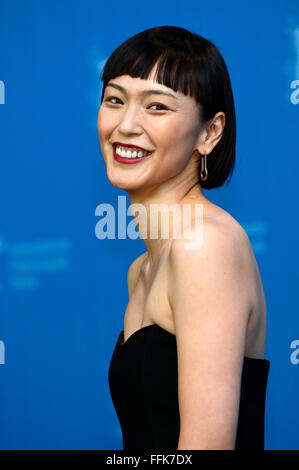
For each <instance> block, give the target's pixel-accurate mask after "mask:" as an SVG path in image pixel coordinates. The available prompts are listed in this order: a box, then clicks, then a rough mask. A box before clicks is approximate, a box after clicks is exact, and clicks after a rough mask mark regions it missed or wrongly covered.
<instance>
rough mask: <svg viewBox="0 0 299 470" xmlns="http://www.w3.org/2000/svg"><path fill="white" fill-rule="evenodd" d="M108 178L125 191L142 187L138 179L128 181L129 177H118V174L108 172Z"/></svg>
mask: <svg viewBox="0 0 299 470" xmlns="http://www.w3.org/2000/svg"><path fill="white" fill-rule="evenodd" d="M107 177H108V180H109V181H110V183H111V184H112V185H113V186H115V187H116V188H119V189H123V190H124V191H133V190H136V189H139V188H140V184H138V183H136V181H131V182H130V181H128V178H126V179H125V178H123V177H122V178H120V177H116V175H109V174H107Z"/></svg>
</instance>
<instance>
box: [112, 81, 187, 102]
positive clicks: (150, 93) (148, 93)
mask: <svg viewBox="0 0 299 470" xmlns="http://www.w3.org/2000/svg"><path fill="white" fill-rule="evenodd" d="M107 86H111V87H113V88H116V89H117V90H120V91H122V92H123V93H125V94H127V92H126V89H125V88H124V87H122V86H120V85H117V84H116V83H113V82H111V83H110V82H109V83H108V84H107V85H106V88H107ZM140 94H141V95H167V96H171V97H172V98H174V99H176V100H177V99H178V98H177V97H176V96H175V95H173V94H172V93H169V92H168V91H162V90H143V91H141V92H140Z"/></svg>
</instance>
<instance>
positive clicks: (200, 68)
mask: <svg viewBox="0 0 299 470" xmlns="http://www.w3.org/2000/svg"><path fill="white" fill-rule="evenodd" d="M102 80H103V83H104V86H103V94H102V103H101V107H100V110H99V115H98V131H99V138H100V144H101V150H102V154H103V157H104V160H105V163H106V167H107V176H108V178H109V181H110V182H111V183H112V184H113V185H114V186H116V187H118V188H121V189H124V190H126V191H127V193H128V195H129V198H130V203H131V206H132V204H139V207H142V208H144V209H145V210H144V211H143V214H146V215H145V217H143V218H141V219H139V218H137V217H136V214H134V216H135V217H136V219H135V221H137V220H138V224H137V225H138V229H139V230H140V231H142V234H143V236H142V238H143V240H144V243H145V246H146V252H145V253H143V254H142V255H141V256H139V257H138V258H137V259H136V260H135V261H134V262H133V263H132V265H131V266H130V268H129V270H128V290H129V303H128V305H127V309H126V312H125V318H124V330H123V331H122V332H121V333H120V335H119V337H118V340H117V343H116V346H115V349H114V352H113V355H112V358H111V363H110V367H109V385H110V391H111V396H112V400H113V403H114V406H115V409H116V412H117V415H118V418H119V421H120V425H121V428H122V434H123V446H124V450H128V449H145V450H149V449H165V450H166V449H167V450H171V449H184V450H186V449H256V448H258V449H261V448H263V446H264V406H265V394H266V385H267V378H268V371H269V365H270V363H269V361H268V360H267V359H265V358H264V350H265V341H266V303H265V297H264V291H263V286H262V281H261V278H260V274H259V270H258V266H257V263H256V260H255V256H254V253H253V250H252V247H251V244H250V241H249V239H248V237H247V235H246V232H245V231H244V230H243V229H242V227H241V226H240V225H239V223H238V222H237V221H236V220H235V219H234V218H233V217H232V216H231V215H229V214H228V213H227V212H226V211H225V210H223V209H222V208H220V207H218V206H216V205H215V204H213V203H211V202H210V201H209V200H208V199H207V198H206V197H205V195H204V193H203V188H204V189H212V188H216V187H219V186H221V185H223V184H224V182H225V181H226V180H228V178H229V179H230V178H231V176H232V172H233V169H234V163H235V140H236V126H235V111H234V100H233V94H232V89H231V83H230V78H229V74H228V71H227V68H226V65H225V62H224V60H223V58H222V56H221V54H220V52H219V51H218V49H217V48H216V47H215V46H214V45H213V44H212V43H211V42H210V41H208V40H206V39H204V38H203V37H201V36H198V35H196V34H194V33H191V32H190V31H187V30H186V29H183V28H179V27H175V26H161V27H156V28H151V29H148V30H146V31H143V32H141V33H139V34H137V35H135V36H134V37H132V38H130V39H128V40H127V41H126V42H124V43H123V44H122V45H121V46H119V47H118V48H117V49H116V50H115V51H114V52H113V54H112V55H111V57H110V58H109V60H108V61H107V63H106V65H105V68H104V70H103V74H102ZM155 204H164V205H166V207H170V206H172V205H173V204H174V205H176V207H179V208H180V209H181V210H183V209H184V207H186V205H189V206H190V207H191V208H192V209H194V208H195V206H197V207H200V208H201V209H202V211H201V214H200V215H201V219H200V216H199V213H198V212H196V215H194V210H193V212H192V217H191V219H190V220H189V223H187V224H186V223H185V224H184V225H183V232H182V233H183V236H181V237H180V238H179V237H174V230H173V225H172V224H170V228H171V229H170V231H169V236H168V238H167V237H162V236H161V225H162V222H163V221H162V222H161V224H158V225H157V220H156V219H154V218H153V217H152V215H151V209H152V208H153V206H154V205H155ZM164 207H165V206H164ZM139 212H140V211H139ZM141 212H142V211H141ZM169 213H170V214H172V213H171V212H169ZM199 219H200V220H199ZM140 220H141V226H140ZM170 221H171V222H173V221H174V218H173V216H172V215H171V216H170ZM180 224H181V222H180ZM198 227H199V228H200V230H198ZM180 228H182V225H180ZM141 229H142V230H141ZM151 229H154V230H156V229H158V236H157V237H156V238H154V237H151V236H149V234H150V233H151ZM190 237H191V238H190ZM186 238H188V239H189V240H193V242H194V244H193V249H186Z"/></svg>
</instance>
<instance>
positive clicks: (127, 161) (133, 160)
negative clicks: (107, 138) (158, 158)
mask: <svg viewBox="0 0 299 470" xmlns="http://www.w3.org/2000/svg"><path fill="white" fill-rule="evenodd" d="M115 150H116V147H115V145H113V156H114V159H115V160H116V161H117V162H119V163H124V164H125V165H132V164H133V165H134V164H135V163H140V162H143V160H146V159H147V158H149V157H150V156H151V155H152V154H151V153H150V154H149V155H145V157H140V158H125V157H121V156H120V155H117V153H116V152H115Z"/></svg>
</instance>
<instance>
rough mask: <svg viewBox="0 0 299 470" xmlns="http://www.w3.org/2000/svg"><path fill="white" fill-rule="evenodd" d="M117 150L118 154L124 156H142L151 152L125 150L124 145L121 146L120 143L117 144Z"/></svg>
mask: <svg viewBox="0 0 299 470" xmlns="http://www.w3.org/2000/svg"><path fill="white" fill-rule="evenodd" d="M115 152H116V153H117V155H120V156H121V157H124V158H141V157H144V156H146V155H148V154H149V152H142V151H139V152H137V151H136V150H133V151H131V150H124V147H121V146H120V145H117V147H116V150H115Z"/></svg>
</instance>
